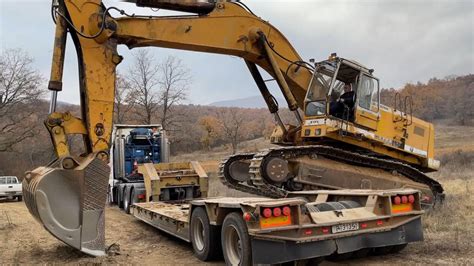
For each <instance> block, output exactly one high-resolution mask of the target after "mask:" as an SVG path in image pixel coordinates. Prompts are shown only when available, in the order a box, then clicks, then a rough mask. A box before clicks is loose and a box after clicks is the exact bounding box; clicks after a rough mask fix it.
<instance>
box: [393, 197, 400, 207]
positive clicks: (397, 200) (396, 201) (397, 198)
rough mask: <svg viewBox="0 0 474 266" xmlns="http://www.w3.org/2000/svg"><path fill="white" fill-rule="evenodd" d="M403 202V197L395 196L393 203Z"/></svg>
mask: <svg viewBox="0 0 474 266" xmlns="http://www.w3.org/2000/svg"><path fill="white" fill-rule="evenodd" d="M400 203H402V199H401V198H400V197H399V196H396V197H394V198H393V204H395V205H398V204H400Z"/></svg>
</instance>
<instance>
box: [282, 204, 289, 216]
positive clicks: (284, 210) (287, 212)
mask: <svg viewBox="0 0 474 266" xmlns="http://www.w3.org/2000/svg"><path fill="white" fill-rule="evenodd" d="M290 214H291V209H290V207H288V206H286V207H283V215H285V216H289V215H290Z"/></svg>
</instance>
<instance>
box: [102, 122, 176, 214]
mask: <svg viewBox="0 0 474 266" xmlns="http://www.w3.org/2000/svg"><path fill="white" fill-rule="evenodd" d="M110 154H111V160H110V163H111V165H110V168H111V170H112V171H111V174H110V179H109V202H110V203H112V204H117V205H118V206H119V207H120V208H122V209H123V210H124V211H125V212H126V213H129V212H130V205H131V204H133V203H136V202H139V201H141V200H144V197H145V185H144V182H143V176H142V175H141V174H139V173H138V171H137V169H138V165H139V164H144V163H166V162H168V161H169V141H168V138H167V137H166V131H165V130H163V127H162V126H161V125H158V124H155V125H115V126H114V129H113V132H112V148H111V152H110Z"/></svg>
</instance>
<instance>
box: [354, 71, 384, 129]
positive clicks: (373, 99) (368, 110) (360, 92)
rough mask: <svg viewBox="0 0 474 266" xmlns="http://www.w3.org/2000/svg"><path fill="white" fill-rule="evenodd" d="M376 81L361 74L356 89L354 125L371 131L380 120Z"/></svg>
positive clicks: (377, 83)
mask: <svg viewBox="0 0 474 266" xmlns="http://www.w3.org/2000/svg"><path fill="white" fill-rule="evenodd" d="M379 90H380V88H379V81H378V79H376V78H374V77H371V76H369V75H367V74H363V73H362V74H361V75H360V77H359V84H358V88H357V101H356V110H355V123H356V124H358V125H360V126H362V127H366V128H370V129H373V130H376V129H377V124H378V121H379V118H380V114H379V108H380V96H379V95H380V93H379Z"/></svg>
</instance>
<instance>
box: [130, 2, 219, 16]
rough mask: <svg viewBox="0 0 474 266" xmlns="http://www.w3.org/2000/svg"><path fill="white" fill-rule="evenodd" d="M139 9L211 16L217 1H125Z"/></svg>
mask: <svg viewBox="0 0 474 266" xmlns="http://www.w3.org/2000/svg"><path fill="white" fill-rule="evenodd" d="M124 2H129V3H135V4H136V5H137V6H139V7H151V8H161V9H167V10H174V11H182V12H189V13H196V14H200V15H205V14H209V13H211V12H212V10H214V8H215V7H216V2H217V1H216V0H214V1H213V0H124Z"/></svg>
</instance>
